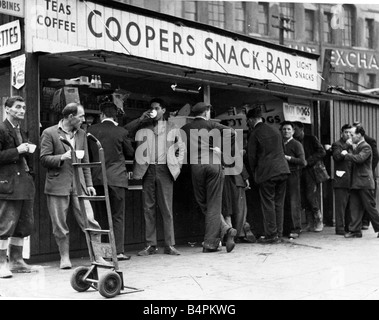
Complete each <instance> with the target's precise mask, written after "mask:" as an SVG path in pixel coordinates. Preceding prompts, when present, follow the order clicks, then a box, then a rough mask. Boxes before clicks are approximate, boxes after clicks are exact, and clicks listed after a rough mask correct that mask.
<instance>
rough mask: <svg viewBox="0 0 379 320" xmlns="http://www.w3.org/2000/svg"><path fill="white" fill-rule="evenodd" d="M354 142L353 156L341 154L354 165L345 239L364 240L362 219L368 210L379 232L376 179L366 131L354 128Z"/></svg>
mask: <svg viewBox="0 0 379 320" xmlns="http://www.w3.org/2000/svg"><path fill="white" fill-rule="evenodd" d="M351 135H352V141H353V143H354V144H355V145H356V147H355V148H354V150H353V154H349V153H348V151H347V150H344V151H342V152H341V155H342V156H344V157H345V160H347V161H351V162H352V163H353V171H352V175H351V193H350V215H351V222H350V224H349V232H348V233H346V234H345V238H362V231H361V229H362V217H363V213H364V211H365V210H366V211H367V212H368V214H369V216H370V219H371V223H372V226H373V228H374V231H375V232H379V213H378V210H377V209H376V201H375V197H374V188H375V184H374V177H373V174H372V165H371V163H372V150H371V147H370V145H369V144H368V143H367V142H366V141H365V139H364V136H365V130H364V129H363V128H362V127H360V126H357V127H353V129H352V130H351Z"/></svg>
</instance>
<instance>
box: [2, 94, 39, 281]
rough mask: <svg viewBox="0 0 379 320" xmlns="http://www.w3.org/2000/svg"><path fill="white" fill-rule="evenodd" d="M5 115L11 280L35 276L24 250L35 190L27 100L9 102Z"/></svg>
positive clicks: (5, 274)
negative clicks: (17, 275)
mask: <svg viewBox="0 0 379 320" xmlns="http://www.w3.org/2000/svg"><path fill="white" fill-rule="evenodd" d="M5 112H6V120H5V121H4V122H3V123H1V124H0V278H11V277H12V273H11V272H16V273H20V272H23V273H28V272H31V267H30V266H28V265H27V264H26V263H25V262H24V260H23V257H22V250H23V245H24V239H23V238H24V237H28V236H30V234H31V233H32V230H33V226H34V217H33V202H34V195H35V187H34V182H33V178H32V175H31V173H32V166H31V165H32V163H31V161H30V160H31V159H30V154H29V144H28V142H27V136H26V132H24V131H23V130H21V129H20V124H21V122H22V121H23V120H24V117H25V113H26V106H25V101H24V99H23V98H22V97H17V96H16V97H11V98H9V99H7V101H6V102H5ZM8 239H9V263H10V268H9V267H8V264H7V248H8Z"/></svg>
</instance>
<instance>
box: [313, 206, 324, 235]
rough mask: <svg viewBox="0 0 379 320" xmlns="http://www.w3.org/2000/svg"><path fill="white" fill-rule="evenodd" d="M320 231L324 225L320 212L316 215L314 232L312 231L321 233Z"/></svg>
mask: <svg viewBox="0 0 379 320" xmlns="http://www.w3.org/2000/svg"><path fill="white" fill-rule="evenodd" d="M322 230H324V223H323V221H322V214H321V211H318V212H317V215H316V217H315V230H314V232H321V231H322Z"/></svg>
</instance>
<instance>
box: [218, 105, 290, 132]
mask: <svg viewBox="0 0 379 320" xmlns="http://www.w3.org/2000/svg"><path fill="white" fill-rule="evenodd" d="M259 105H260V107H261V109H262V121H263V122H264V123H267V124H268V125H270V126H274V127H276V128H278V129H279V128H280V124H281V122H282V121H283V120H284V115H283V108H282V102H281V101H279V100H271V101H265V102H264V103H259ZM249 110H250V109H249V108H248V107H245V106H244V107H243V108H237V110H236V112H235V114H228V113H227V112H226V113H223V114H220V115H218V116H217V117H216V118H217V119H220V120H221V121H222V123H223V124H225V125H227V126H229V127H232V128H234V129H243V130H248V129H249V128H248V126H247V121H246V113H247V112H248V111H249Z"/></svg>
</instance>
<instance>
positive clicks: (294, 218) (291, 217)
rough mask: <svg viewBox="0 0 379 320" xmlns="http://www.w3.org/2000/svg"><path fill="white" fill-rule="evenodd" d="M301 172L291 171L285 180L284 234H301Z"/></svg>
mask: <svg viewBox="0 0 379 320" xmlns="http://www.w3.org/2000/svg"><path fill="white" fill-rule="evenodd" d="M300 176H301V171H299V170H296V171H291V175H290V176H289V177H288V180H287V187H286V197H285V208H286V210H285V212H284V215H285V226H286V227H285V228H284V231H285V232H286V233H297V234H299V233H300V232H301V195H300Z"/></svg>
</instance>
